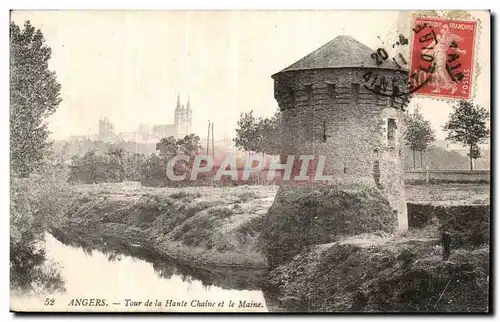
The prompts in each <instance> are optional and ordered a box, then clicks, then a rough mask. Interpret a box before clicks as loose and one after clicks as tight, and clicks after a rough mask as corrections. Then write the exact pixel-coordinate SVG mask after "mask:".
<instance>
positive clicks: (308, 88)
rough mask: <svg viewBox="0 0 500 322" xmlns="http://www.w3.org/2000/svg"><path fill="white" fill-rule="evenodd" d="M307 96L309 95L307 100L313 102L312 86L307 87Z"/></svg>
mask: <svg viewBox="0 0 500 322" xmlns="http://www.w3.org/2000/svg"><path fill="white" fill-rule="evenodd" d="M306 94H307V99H308V100H309V101H311V100H312V96H313V88H312V85H306Z"/></svg>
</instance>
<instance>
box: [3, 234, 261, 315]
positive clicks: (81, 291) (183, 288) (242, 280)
mask: <svg viewBox="0 0 500 322" xmlns="http://www.w3.org/2000/svg"><path fill="white" fill-rule="evenodd" d="M46 249H47V257H48V259H50V260H52V261H54V262H56V263H57V267H58V269H59V271H60V273H61V276H62V279H63V280H64V282H65V288H66V291H65V292H62V293H58V294H41V295H37V296H35V295H33V296H27V295H24V296H14V295H13V296H11V308H12V309H16V310H35V311H43V310H50V311H80V312H81V311H102V312H106V311H140V312H158V311H162V312H169V311H180V312H182V311H190V312H193V311H194V312H197V311H199V312H207V311H210V312H213V311H229V312H234V311H236V312H248V311H252V312H267V311H268V307H267V306H266V301H265V299H264V294H263V292H262V291H261V290H260V289H259V287H258V286H257V285H256V284H257V283H255V281H257V280H258V279H259V278H258V277H257V275H258V274H257V273H255V274H254V273H252V272H249V271H244V272H236V273H234V272H220V271H218V272H213V271H201V270H199V269H193V268H189V267H186V266H182V265H178V264H176V263H175V262H173V261H170V262H168V261H162V262H155V263H151V262H148V261H145V260H142V259H138V258H135V257H132V256H126V255H121V254H116V253H108V254H104V253H103V252H100V251H96V250H92V251H91V250H84V249H83V248H80V247H73V246H68V245H65V244H63V243H61V242H60V241H58V240H57V239H56V238H54V237H53V236H52V235H50V234H47V235H46ZM47 299H48V303H49V305H47V306H45V305H44V303H45V302H46V300H47ZM52 299H53V300H52ZM81 299H87V301H85V302H86V304H87V305H86V306H83V305H82V304H83V301H82V300H81ZM90 299H96V300H94V301H93V303H92V302H91V301H90ZM97 299H99V301H97ZM72 300H73V302H72ZM77 300H79V302H81V303H78V304H80V305H78V306H74V305H71V304H72V303H73V304H77V303H76V302H77ZM127 300H128V301H127ZM147 301H150V302H151V304H152V305H151V306H148V305H146V302H147ZM244 301H245V302H244ZM132 302H141V303H140V304H138V305H137V306H131V304H132ZM89 303H92V304H94V305H95V304H101V305H103V306H92V307H89V306H88V304H89ZM231 303H233V304H234V306H231ZM127 304H128V305H127ZM156 304H161V305H159V306H157V305H156ZM174 304H177V305H176V306H173V305H174ZM241 304H243V305H241ZM245 304H246V305H249V304H250V305H251V306H253V307H245ZM259 306H260V307H259Z"/></svg>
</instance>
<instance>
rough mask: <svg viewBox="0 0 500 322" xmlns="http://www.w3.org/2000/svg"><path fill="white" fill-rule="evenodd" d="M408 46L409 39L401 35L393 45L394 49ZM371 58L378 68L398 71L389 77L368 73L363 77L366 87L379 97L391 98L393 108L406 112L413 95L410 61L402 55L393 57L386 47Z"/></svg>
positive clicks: (398, 54) (375, 52) (378, 50)
mask: <svg viewBox="0 0 500 322" xmlns="http://www.w3.org/2000/svg"><path fill="white" fill-rule="evenodd" d="M407 45H408V39H407V38H406V37H404V35H402V34H400V35H399V37H398V39H397V40H396V41H395V42H394V44H392V48H394V47H396V46H407ZM370 57H371V58H372V59H373V62H374V63H375V64H376V65H377V66H380V67H381V68H384V67H387V66H389V65H390V67H391V69H395V70H396V73H393V74H391V76H388V75H384V73H382V72H377V71H367V72H366V73H365V74H364V75H363V79H364V81H365V83H364V84H363V85H364V87H365V88H366V89H367V90H369V91H370V92H372V93H375V94H377V95H379V96H383V97H389V98H390V100H389V104H390V106H391V107H393V108H396V109H399V110H402V111H404V110H405V109H406V107H407V106H408V104H409V101H410V94H411V88H410V87H409V80H408V60H407V59H406V58H405V56H404V55H403V54H402V53H397V54H396V55H395V56H394V57H391V56H390V55H389V54H388V52H387V50H386V49H385V48H384V47H379V48H377V50H375V51H374V52H373V53H372V54H371V55H370Z"/></svg>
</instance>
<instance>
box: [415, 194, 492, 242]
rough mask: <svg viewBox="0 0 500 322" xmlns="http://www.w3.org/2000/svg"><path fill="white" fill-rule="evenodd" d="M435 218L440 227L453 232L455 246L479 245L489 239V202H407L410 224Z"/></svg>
mask: <svg viewBox="0 0 500 322" xmlns="http://www.w3.org/2000/svg"><path fill="white" fill-rule="evenodd" d="M433 218H436V219H437V222H438V226H439V229H440V230H446V231H448V232H449V233H450V234H451V236H452V246H453V247H467V246H479V245H482V244H489V242H490V206H489V205H457V206H435V205H431V204H410V203H409V204H408V225H409V227H410V228H423V227H426V226H427V225H429V224H430V223H431V222H432V221H431V219H433Z"/></svg>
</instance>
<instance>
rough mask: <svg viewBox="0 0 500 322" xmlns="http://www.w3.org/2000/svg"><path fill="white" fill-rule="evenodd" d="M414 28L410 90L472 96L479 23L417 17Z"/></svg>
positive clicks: (464, 96)
mask: <svg viewBox="0 0 500 322" xmlns="http://www.w3.org/2000/svg"><path fill="white" fill-rule="evenodd" d="M412 28H413V31H412V47H411V52H410V55H411V65H410V66H411V69H410V82H409V83H410V84H409V86H410V92H412V93H413V94H414V95H424V96H438V97H445V98H456V99H470V98H471V94H472V89H473V84H472V82H473V78H472V73H473V67H474V50H475V42H476V41H475V40H476V39H475V38H476V29H477V22H476V21H460V20H453V19H446V18H427V17H416V18H415V20H414V23H413V26H412Z"/></svg>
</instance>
